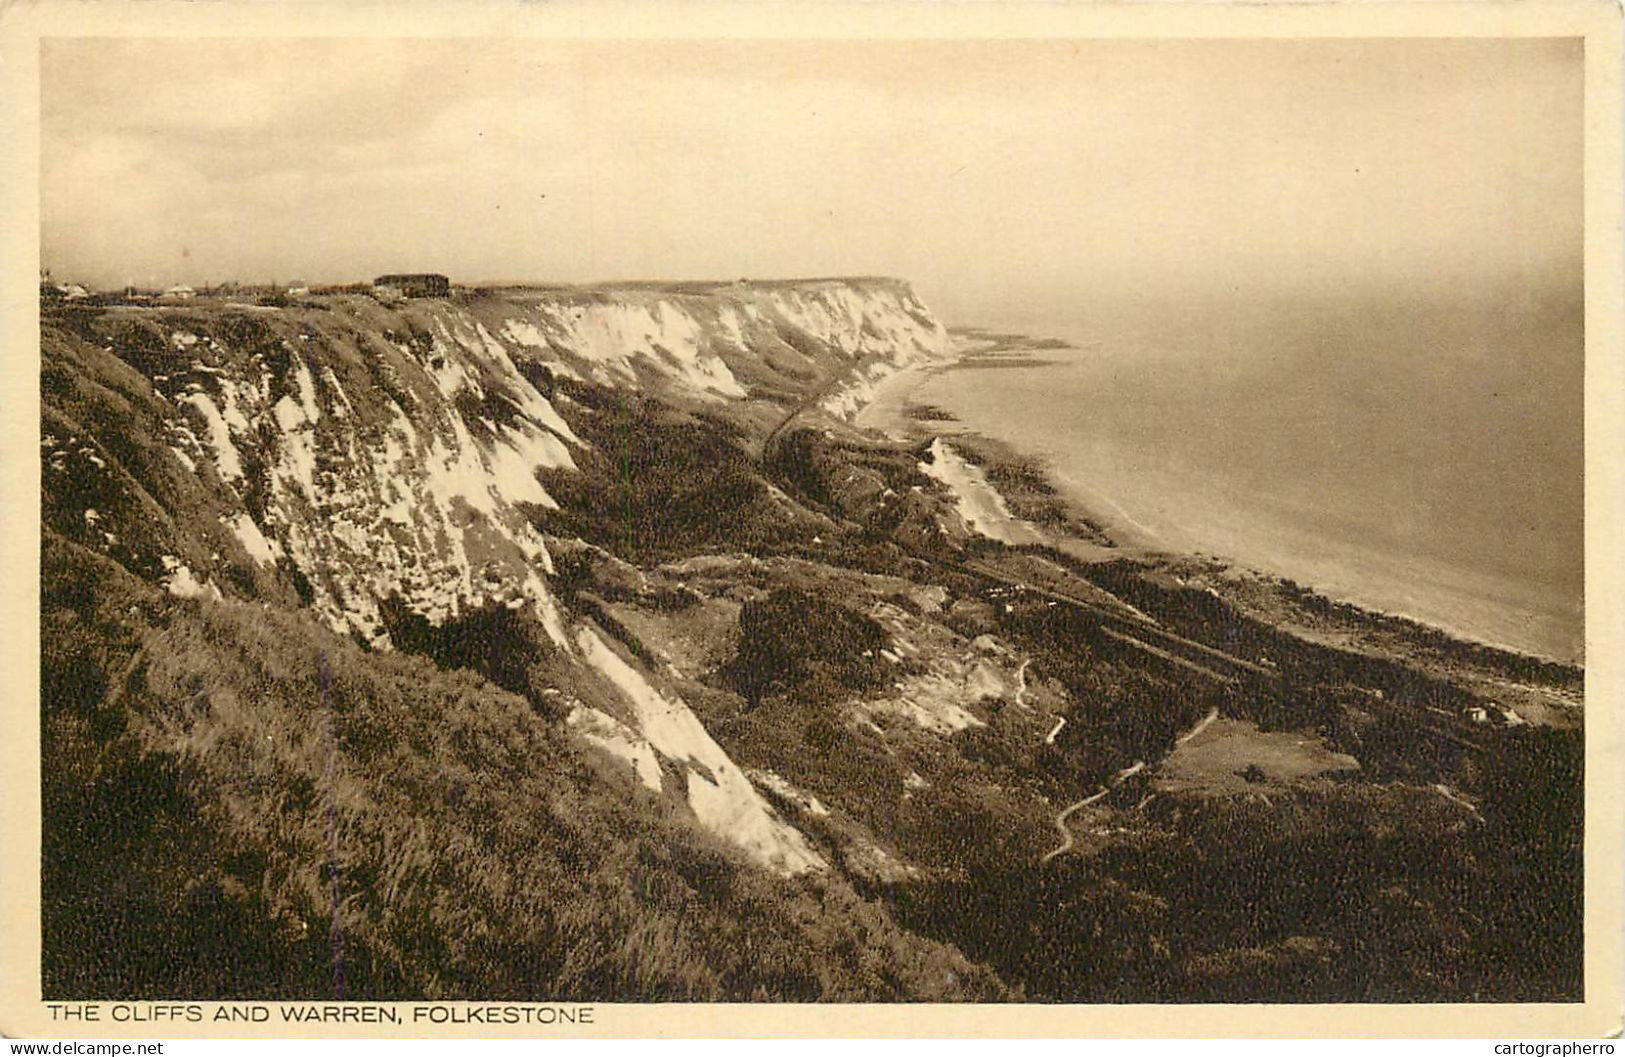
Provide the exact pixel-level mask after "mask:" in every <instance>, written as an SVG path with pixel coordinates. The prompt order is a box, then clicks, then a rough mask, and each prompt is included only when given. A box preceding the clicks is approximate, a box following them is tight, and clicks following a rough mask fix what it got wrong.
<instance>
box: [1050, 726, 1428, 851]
mask: <svg viewBox="0 0 1625 1057" xmlns="http://www.w3.org/2000/svg"><path fill="white" fill-rule="evenodd" d="M1218 718H1219V710H1218V709H1217V708H1214V709H1211V710H1209V712H1208V714H1207V715H1205V716H1203V717H1202V720H1201V722H1199V723H1197V724H1196V726H1194V727H1192V728H1191V729H1190V730H1187V731H1186V732H1185V733H1183V734H1181V735H1180V736H1179V737H1177V738H1175V739H1174V745H1175V747H1178V746H1180V745H1183V744H1185V743H1186V742H1187V741H1190V740H1191V739H1192V738H1194V737H1196V735H1198V734H1200V733H1202V731H1204V730H1206V729H1207V727H1208V724H1209V723H1212V722H1213V721H1214V720H1215V719H1218ZM1062 722H1063V723H1064V722H1066V721H1065V720H1064V719H1063V720H1062ZM1056 729H1057V730H1059V729H1060V728H1059V727H1057V728H1056ZM1169 755H1172V754H1171V753H1170V754H1169ZM1145 766H1146V764H1145V761H1144V760H1135V761H1134V763H1133V765H1132V766H1129V767H1125V768H1123V769H1122V770H1121V771H1118V772H1117V773H1116V774H1114V775H1112V776H1111V778H1110V779H1109V780H1107V782H1106V784H1104V785H1102V786H1101V787H1100V788H1099V789H1097V790H1095V791H1094V792H1093V793H1090V794H1089V795H1088V796H1086V797H1084V798H1083V799H1082V800H1079V801H1077V802H1076V803H1073V804H1069V805H1067V806H1066V807H1065V808H1063V809H1062V810H1061V812H1060V814H1058V815H1056V816H1055V831H1056V832H1057V833H1059V834H1060V835H1061V845H1060V847H1058V848H1054V849H1052V850H1050V851H1049V852H1047V853H1045V855H1044V857H1043V858H1042V859H1040V860H1038V865H1040V866H1044V865H1046V864H1048V863H1049V861H1050V860H1051V859H1054V858H1056V857H1058V856H1061V855H1065V854H1066V853H1067V852H1069V851H1071V850H1072V848H1073V846H1074V845H1075V844H1076V843H1077V839H1076V838H1075V837H1073V836H1072V831H1071V830H1070V829H1068V828H1067V825H1066V820H1067V819H1069V818H1071V817H1072V813H1073V812H1074V811H1077V810H1078V809H1079V808H1085V807H1088V806H1089V805H1090V804H1093V803H1094V802H1095V801H1096V800H1099V799H1100V798H1101V797H1103V796H1105V795H1106V794H1107V793H1109V792H1111V791H1112V790H1113V789H1115V788H1117V786H1118V783H1120V782H1122V781H1123V779H1125V778H1130V777H1132V776H1134V775H1136V774H1139V773H1140V772H1141V771H1143V770H1144V769H1145ZM1447 795H1448V794H1447ZM1147 799H1149V797H1148V798H1147ZM1140 804H1141V805H1142V806H1143V805H1144V804H1145V801H1144V800H1142V801H1140Z"/></svg>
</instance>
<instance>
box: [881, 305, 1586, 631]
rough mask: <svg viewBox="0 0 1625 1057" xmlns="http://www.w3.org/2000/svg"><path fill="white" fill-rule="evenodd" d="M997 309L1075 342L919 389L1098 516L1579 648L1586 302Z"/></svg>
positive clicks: (1402, 606)
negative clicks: (1031, 312) (1035, 465)
mask: <svg viewBox="0 0 1625 1057" xmlns="http://www.w3.org/2000/svg"><path fill="white" fill-rule="evenodd" d="M984 322H985V321H984ZM993 322H994V323H996V324H997V325H999V326H1002V327H1008V328H1011V329H1018V330H1019V331H1020V332H1022V333H1025V334H1028V335H1032V336H1034V337H1058V338H1062V339H1065V340H1067V341H1069V342H1071V343H1072V344H1073V345H1074V346H1076V347H1075V348H1072V349H1068V350H1055V351H1048V350H1046V351H1043V352H1038V353H1034V354H1032V355H1033V356H1034V357H1036V358H1037V359H1038V362H1030V363H1028V364H1026V365H1016V364H1013V363H1012V364H1008V365H1005V366H1002V367H998V368H976V367H969V368H960V369H955V370H950V371H947V372H945V373H942V374H939V375H936V376H933V377H932V378H930V379H929V380H928V381H927V382H925V383H924V384H923V385H922V386H921V387H919V388H918V389H916V390H914V392H913V393H912V394H911V398H912V399H914V400H916V401H919V402H925V403H931V404H936V405H939V406H942V407H945V408H947V409H948V410H950V411H952V412H953V414H954V415H955V416H956V417H957V418H959V419H960V420H961V421H962V422H963V423H964V424H965V425H966V426H968V427H969V428H971V429H973V430H975V431H976V432H980V433H983V434H986V435H989V436H994V437H998V438H1001V439H1003V440H1006V441H1008V442H1010V443H1011V444H1013V445H1015V446H1016V447H1018V448H1020V449H1023V450H1026V451H1028V452H1030V453H1033V454H1036V455H1039V456H1041V457H1043V458H1045V459H1046V460H1047V461H1048V462H1049V463H1050V465H1051V466H1052V468H1053V470H1054V472H1055V474H1056V476H1057V479H1058V481H1059V482H1060V483H1061V484H1062V485H1063V486H1064V487H1065V488H1066V489H1067V490H1068V491H1069V492H1070V493H1071V494H1072V495H1073V496H1074V498H1076V499H1077V500H1078V501H1079V502H1080V503H1081V504H1082V505H1084V506H1085V507H1088V508H1089V509H1090V510H1091V511H1092V512H1093V513H1095V514H1096V515H1098V516H1103V517H1105V518H1107V519H1108V520H1110V521H1114V522H1116V523H1117V524H1118V525H1119V526H1120V527H1124V528H1127V529H1129V530H1131V531H1137V532H1138V533H1140V534H1141V535H1142V536H1149V537H1151V539H1152V540H1153V541H1154V542H1155V543H1156V544H1159V545H1161V546H1164V547H1167V548H1169V549H1177V550H1182V551H1202V552H1205V553H1209V554H1213V555H1217V556H1220V557H1225V558H1229V559H1232V560H1236V561H1240V562H1242V563H1244V564H1247V565H1251V566H1254V567H1256V568H1260V569H1265V570H1268V571H1270V572H1274V573H1277V574H1280V575H1284V576H1288V577H1291V578H1293V579H1296V580H1298V581H1299V582H1301V583H1304V584H1307V585H1311V586H1314V587H1316V588H1319V589H1321V590H1323V591H1325V592H1326V593H1328V594H1331V595H1333V596H1335V597H1339V598H1343V599H1346V600H1349V601H1353V602H1357V603H1360V604H1363V605H1366V606H1370V607H1374V608H1378V609H1382V610H1385V611H1388V612H1395V613H1402V614H1405V615H1407V616H1411V617H1414V618H1416V619H1419V620H1422V621H1424V622H1426V623H1430V624H1433V625H1436V626H1439V627H1443V628H1446V629H1448V630H1451V631H1453V632H1456V633H1458V634H1461V635H1465V636H1467V637H1470V638H1474V639H1478V640H1480V641H1485V642H1491V643H1496V644H1501V645H1506V646H1510V647H1513V648H1515V649H1519V650H1523V651H1526V652H1534V653H1538V654H1542V655H1545V656H1549V657H1556V658H1559V659H1563V660H1571V661H1578V660H1581V659H1582V655H1583V643H1584V634H1583V610H1584V605H1583V587H1584V561H1583V550H1582V547H1583V538H1584V518H1583V492H1584V488H1583V473H1584V454H1583V427H1582V417H1583V416H1582V412H1583V374H1584V368H1583V364H1584V338H1583V331H1582V321H1581V313H1580V311H1579V307H1578V301H1577V299H1576V300H1575V301H1574V302H1573V303H1565V304H1542V303H1537V302H1535V301H1533V300H1532V299H1529V300H1520V299H1518V298H1510V299H1495V300H1491V299H1485V300H1484V301H1482V302H1481V303H1478V304H1460V303H1451V304H1442V303H1438V302H1433V301H1429V300H1427V299H1424V298H1421V297H1417V298H1414V299H1411V300H1408V301H1407V300H1405V299H1403V298H1393V297H1386V298H1380V299H1379V298H1370V299H1359V298H1354V297H1347V298H1327V299H1322V300H1321V301H1320V302H1318V303H1316V302H1306V301H1304V300H1302V299H1297V300H1292V301H1286V300H1284V299H1283V300H1280V301H1277V302H1275V303H1271V302H1269V301H1267V300H1265V301H1259V300H1252V301H1248V302H1246V303H1229V302H1227V303H1219V304H1210V305H1202V304H1192V303H1190V302H1189V301H1184V302H1181V303H1179V304H1177V305H1156V304H1141V305H1135V306H1128V307H1124V306H1115V307H1112V308H1109V309H1105V308H1100V307H1098V306H1096V307H1091V308H1087V309H1085V308H1081V307H1080V308H1078V309H1076V310H1070V311H1068V312H1062V313H1049V314H1048V318H1019V317H1017V318H1011V319H1005V320H997V321H993Z"/></svg>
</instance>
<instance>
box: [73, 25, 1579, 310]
mask: <svg viewBox="0 0 1625 1057" xmlns="http://www.w3.org/2000/svg"><path fill="white" fill-rule="evenodd" d="M42 61H43V83H42V103H43V108H44V149H43V159H42V177H43V186H42V205H43V211H44V212H43V227H44V230H43V233H42V236H43V249H44V260H45V264H46V265H47V266H49V267H51V268H53V269H54V270H55V272H56V273H57V274H58V275H59V276H63V277H68V278H76V279H79V280H81V281H88V282H91V283H95V284H106V285H111V284H118V283H123V282H125V281H126V280H133V281H135V282H137V283H142V284H153V283H169V282H176V281H187V282H191V283H200V282H207V281H218V280H223V279H232V278H234V279H241V280H251V281H269V280H271V279H277V280H282V281H286V280H288V279H291V278H295V277H297V278H303V279H306V280H308V281H312V282H321V281H354V280H358V279H364V278H369V277H371V276H372V275H375V274H377V273H380V272H386V271H398V270H435V271H442V272H446V273H448V274H450V275H451V276H452V277H453V278H454V279H455V280H459V281H469V282H472V281H478V280H499V279H512V280H533V281H588V280H595V279H615V278H706V277H718V278H736V277H739V276H753V277H768V276H797V275H833V274H889V275H899V276H903V277H907V278H911V279H913V280H915V281H916V283H917V285H918V286H919V288H920V289H921V291H922V293H923V294H925V296H926V297H927V299H928V300H930V301H931V302H932V303H933V304H935V305H937V306H938V307H939V309H940V310H942V311H944V312H945V314H947V315H948V316H950V317H951V318H954V319H956V320H959V321H974V319H975V317H976V316H978V315H986V314H988V313H998V312H999V311H1000V310H1001V309H1002V308H1003V307H1008V306H1009V305H1010V304H1013V303H1014V304H1033V305H1042V304H1049V303H1056V302H1060V301H1065V300H1066V299H1068V298H1070V297H1073V296H1075V295H1076V294H1078V292H1080V291H1090V292H1092V294H1094V295H1100V294H1101V293H1102V292H1106V293H1108V294H1141V295H1149V296H1156V295H1157V294H1159V293H1163V294H1172V295H1178V294H1180V293H1182V292H1188V291H1202V290H1205V291H1209V292H1212V293H1214V294H1215V295H1218V296H1222V295H1223V294H1224V293H1225V292H1227V291H1229V292H1233V291H1244V290H1249V289H1276V288H1278V289H1283V290H1286V291H1288V292H1290V291H1291V290H1293V289H1296V288H1300V287H1307V288H1312V289H1313V290H1315V291H1318V292H1325V291H1328V290H1339V289H1346V288H1351V287H1360V286H1369V285H1375V286H1379V287H1389V288H1404V289H1411V290H1417V289H1433V290H1437V289H1443V290H1447V291H1448V290H1466V289H1470V288H1471V289H1492V290H1505V289H1513V288H1522V289H1524V290H1527V291H1544V290H1547V289H1553V288H1557V289H1563V290H1565V291H1568V292H1573V291H1574V290H1575V289H1576V288H1577V285H1578V282H1579V276H1580V263H1581V247H1582V229H1583V225H1582V217H1581V143H1582V136H1581V133H1582V128H1581V117H1582V115H1581V79H1582V64H1581V49H1580V46H1579V44H1578V43H1577V42H1573V41H1561V40H1546V41H1542V40H1520V41H1493V40H1482V41H1470V40H1462V41H1427V40H1415V41H1336V40H1325V41H1304V42H1269V41H1206V42H1202V41H1189V42H1166V43H1156V42H1133V41H1078V42H1065V41H1063V42H1023V41H1008V42H980V43H978V42H940V43H922V42H909V41H896V42H874V43H856V44H853V43H840V42H784V41H767V42H744V43H711V42H672V43H650V42H625V43H619V42H596V43H595V42H575V41H570V42H554V41H469V40H436V41H376V42H359V41H335V40H320V41H318V40H286V41H267V40H256V41H245V42H237V41H222V40H192V41H163V40H157V41H154V40H143V41H114V40H71V41H50V42H47V44H46V46H45V48H44V50H43V55H42Z"/></svg>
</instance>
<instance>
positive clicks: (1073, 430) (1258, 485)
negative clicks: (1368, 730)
mask: <svg viewBox="0 0 1625 1057" xmlns="http://www.w3.org/2000/svg"><path fill="white" fill-rule="evenodd" d="M956 341H957V343H958V347H959V350H960V353H961V357H960V359H959V360H958V361H956V362H955V363H952V364H949V365H945V366H933V367H924V368H917V369H914V370H910V371H905V372H901V373H899V374H898V375H896V376H893V377H892V378H889V379H887V380H886V381H885V382H884V383H883V384H882V385H880V386H879V387H877V390H876V393H875V395H874V399H873V401H872V402H871V403H870V404H869V405H868V406H867V407H865V408H864V409H863V411H862V412H861V413H860V414H859V415H858V416H857V418H856V420H855V424H857V425H859V426H862V427H865V428H868V429H872V430H876V431H879V432H882V433H884V434H887V435H889V436H891V437H894V438H898V439H901V438H905V437H906V438H912V439H914V440H916V441H918V442H922V443H924V442H928V441H930V440H932V439H933V438H943V439H944V440H945V441H946V442H947V443H948V446H949V450H950V451H955V452H960V453H964V454H968V455H970V457H971V459H972V461H973V462H974V461H977V460H981V461H984V462H985V461H988V460H993V461H994V462H998V461H1003V460H1011V459H1014V460H1016V461H1019V462H1021V463H1023V464H1027V465H1030V466H1034V467H1037V468H1038V469H1039V471H1040V472H1041V473H1042V474H1043V475H1044V477H1045V478H1046V479H1047V480H1048V482H1049V483H1050V484H1051V485H1052V486H1053V488H1054V489H1055V492H1056V493H1057V495H1058V496H1059V497H1060V498H1061V499H1062V500H1063V501H1064V502H1065V503H1066V504H1067V505H1068V506H1069V507H1071V508H1072V510H1073V511H1074V512H1075V513H1076V515H1077V516H1078V518H1079V519H1080V520H1082V521H1084V522H1086V523H1087V524H1088V525H1090V526H1096V527H1099V528H1100V529H1103V530H1104V533H1105V535H1106V536H1107V537H1109V540H1110V545H1111V547H1112V548H1113V550H1112V551H1111V552H1110V553H1111V554H1112V555H1113V556H1138V557H1152V556H1156V555H1172V556H1179V555H1193V556H1195V555H1200V556H1207V557H1212V558H1215V559H1218V560H1220V561H1223V562H1226V563H1233V564H1236V565H1238V566H1243V567H1246V568H1250V569H1253V570H1257V571H1259V572H1262V573H1265V574H1268V575H1272V576H1275V577H1278V578H1281V579H1283V580H1285V581H1290V582H1292V583H1294V584H1301V585H1302V586H1303V587H1306V588H1310V589H1313V590H1315V591H1317V592H1319V593H1322V594H1324V595H1326V596H1328V597H1330V598H1332V599H1335V600H1337V601H1340V602H1347V603H1351V604H1353V605H1357V606H1359V607H1361V608H1364V609H1367V610H1370V611H1373V612H1376V613H1381V614H1387V615H1393V616H1399V617H1403V618H1406V619H1408V620H1412V621H1415V622H1418V623H1420V624H1423V625H1427V626H1430V627H1435V628H1438V629H1440V630H1443V631H1445V632H1447V633H1449V634H1451V635H1453V636H1456V637H1459V638H1463V639H1466V640H1470V641H1473V642H1478V643H1481V644H1484V645H1489V646H1493V647H1496V648H1500V649H1505V650H1509V651H1513V652H1519V653H1525V654H1529V655H1533V656H1539V657H1544V658H1548V659H1552V660H1558V661H1561V662H1564V663H1577V662H1580V661H1582V660H1583V654H1584V645H1583V602H1582V598H1581V595H1580V594H1579V592H1578V590H1577V589H1576V588H1575V587H1574V585H1573V584H1572V583H1571V582H1553V580H1554V578H1553V577H1547V578H1546V579H1545V580H1544V581H1543V580H1542V578H1541V576H1540V575H1539V572H1538V571H1537V572H1536V573H1535V574H1534V575H1529V570H1528V569H1523V568H1520V567H1518V565H1517V563H1516V562H1510V561H1501V562H1500V563H1499V564H1496V563H1494V562H1490V561H1468V560H1461V559H1462V554H1461V550H1462V548H1459V547H1458V548H1456V550H1455V551H1451V550H1449V549H1444V550H1443V551H1442V552H1441V549H1429V548H1427V547H1418V546H1414V545H1412V544H1413V543H1414V540H1415V539H1416V538H1418V537H1419V536H1420V535H1421V533H1420V532H1419V531H1418V530H1416V528H1415V526H1412V525H1407V524H1405V523H1404V522H1405V519H1406V518H1407V517H1409V518H1412V519H1413V520H1414V519H1415V518H1416V516H1417V515H1416V512H1415V509H1414V508H1413V507H1412V506H1404V505H1401V504H1398V503H1395V504H1394V508H1395V512H1394V513H1392V514H1388V515H1383V514H1381V513H1380V512H1379V511H1377V510H1376V509H1375V508H1374V501H1373V508H1372V509H1369V510H1368V509H1356V510H1355V513H1354V514H1353V515H1351V514H1350V510H1351V509H1353V508H1354V502H1355V500H1354V499H1349V498H1347V497H1330V498H1328V499H1327V500H1326V501H1325V502H1323V503H1322V502H1317V498H1318V497H1319V496H1320V495H1323V494H1325V493H1317V492H1315V491H1314V489H1313V488H1304V487H1301V486H1300V487H1297V488H1296V490H1294V485H1301V482H1294V481H1291V480H1288V481H1286V482H1285V484H1281V483H1279V482H1275V481H1271V480H1268V479H1266V478H1265V477H1264V475H1262V474H1260V473H1258V472H1256V470H1255V469H1253V468H1250V467H1248V466H1245V465H1243V466H1241V467H1239V469H1237V470H1236V472H1233V473H1232V472H1230V468H1228V467H1220V468H1219V469H1218V470H1217V471H1216V470H1215V469H1214V461H1209V462H1208V463H1207V465H1200V464H1198V465H1188V464H1182V463H1181V461H1180V458H1179V456H1180V454H1181V453H1180V452H1177V451H1172V450H1170V449H1169V446H1167V445H1165V444H1163V445H1162V446H1161V447H1160V449H1159V444H1160V443H1161V438H1160V437H1159V435H1158V434H1157V433H1156V431H1155V430H1152V429H1145V430H1142V432H1141V434H1140V436H1138V437H1136V436H1134V435H1132V434H1131V435H1129V436H1124V437H1116V436H1109V435H1102V434H1103V432H1104V431H1102V430H1095V431H1091V430H1086V429H1084V430H1080V429H1078V428H1077V426H1076V423H1077V422H1078V421H1079V420H1080V417H1081V414H1074V415H1073V416H1072V417H1071V418H1070V419H1069V416H1068V414H1067V412H1066V410H1065V409H1064V408H1063V409H1062V410H1059V411H1057V410H1055V409H1054V407H1053V404H1054V402H1055V401H1064V400H1066V399H1067V398H1068V396H1069V395H1073V396H1075V394H1076V388H1075V386H1076V383H1075V381H1074V380H1073V379H1072V378H1071V377H1069V374H1070V373H1071V372H1072V370H1073V369H1072V368H1071V367H1070V366H1069V364H1068V359H1069V357H1077V356H1079V355H1080V350H1077V349H1057V348H1056V343H1055V342H1053V341H1051V340H1043V339H1039V340H1033V339H1028V338H1021V337H1019V336H1016V335H1011V334H992V333H989V332H979V331H971V332H960V333H958V334H957V335H956ZM1155 366H1156V365H1155V364H1154V365H1153V369H1155ZM1164 366H1166V365H1165V364H1164ZM1152 384H1154V383H1153V382H1151V381H1147V382H1144V383H1142V388H1146V387H1149V386H1150V385H1152ZM1069 386H1073V387H1074V388H1073V389H1070V390H1069V388H1068V387H1069ZM1174 388H1175V389H1176V390H1177V389H1178V388H1179V387H1178V385H1175V386H1174ZM1046 397H1047V398H1048V400H1047V401H1046ZM1047 404H1048V405H1049V406H1047ZM1075 406H1077V407H1078V408H1079V412H1080V413H1081V410H1082V408H1083V407H1084V406H1085V402H1084V401H1083V400H1082V399H1081V398H1080V399H1077V400H1076V401H1075ZM1088 406H1094V405H1088ZM1170 413H1171V412H1170ZM1113 414H1114V415H1116V416H1117V418H1119V419H1122V420H1124V421H1127V416H1126V415H1124V414H1123V413H1122V412H1120V411H1116V412H1113ZM1131 424H1132V423H1131ZM1080 438H1081V439H1080ZM1136 442H1139V444H1140V445H1143V448H1142V450H1136ZM1237 450H1238V451H1241V452H1243V453H1245V451H1246V446H1245V445H1238V446H1237ZM1237 458H1238V459H1240V456H1237ZM1241 461H1243V462H1245V460H1244V459H1243V460H1241ZM961 476H962V475H961ZM1310 484H1311V485H1313V484H1314V478H1310ZM975 491H976V489H975V488H972V489H970V492H971V493H974V492H975ZM1371 494H1373V495H1376V494H1379V493H1371ZM1359 498H1361V497H1358V496H1357V497H1356V499H1359ZM967 502H972V500H967ZM974 502H983V503H985V502H986V501H985V500H974ZM1339 504H1341V505H1339ZM1384 518H1386V519H1387V522H1388V523H1385V522H1384V520H1383V519H1384ZM1057 528H1058V527H1057V526H1053V525H1052V526H1050V527H1048V529H1046V531H1047V533H1048V536H1049V542H1050V543H1051V545H1054V546H1057V547H1058V548H1059V549H1062V550H1067V551H1069V552H1072V553H1075V554H1076V553H1079V550H1080V548H1078V547H1077V546H1076V545H1075V541H1072V540H1069V539H1068V538H1067V536H1068V535H1069V533H1067V532H1066V531H1064V528H1063V529H1062V530H1060V531H1057ZM1389 529H1394V531H1388V530H1389ZM1407 531H1409V535H1407ZM990 535H994V537H995V538H998V536H997V534H994V533H990ZM1098 542H1099V541H1098V540H1096V541H1092V542H1091V543H1090V544H1088V545H1086V546H1085V547H1084V548H1082V550H1083V551H1085V552H1086V553H1085V554H1082V555H1080V556H1090V555H1092V556H1096V557H1098V556H1099V554H1098V551H1097V549H1096V548H1095V547H1094V544H1095V543H1098ZM1486 550H1493V548H1486ZM1510 553H1513V554H1514V555H1515V553H1516V552H1515V551H1514V552H1510ZM1480 556H1481V555H1480V554H1479V552H1478V551H1477V550H1475V551H1474V557H1480Z"/></svg>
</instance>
